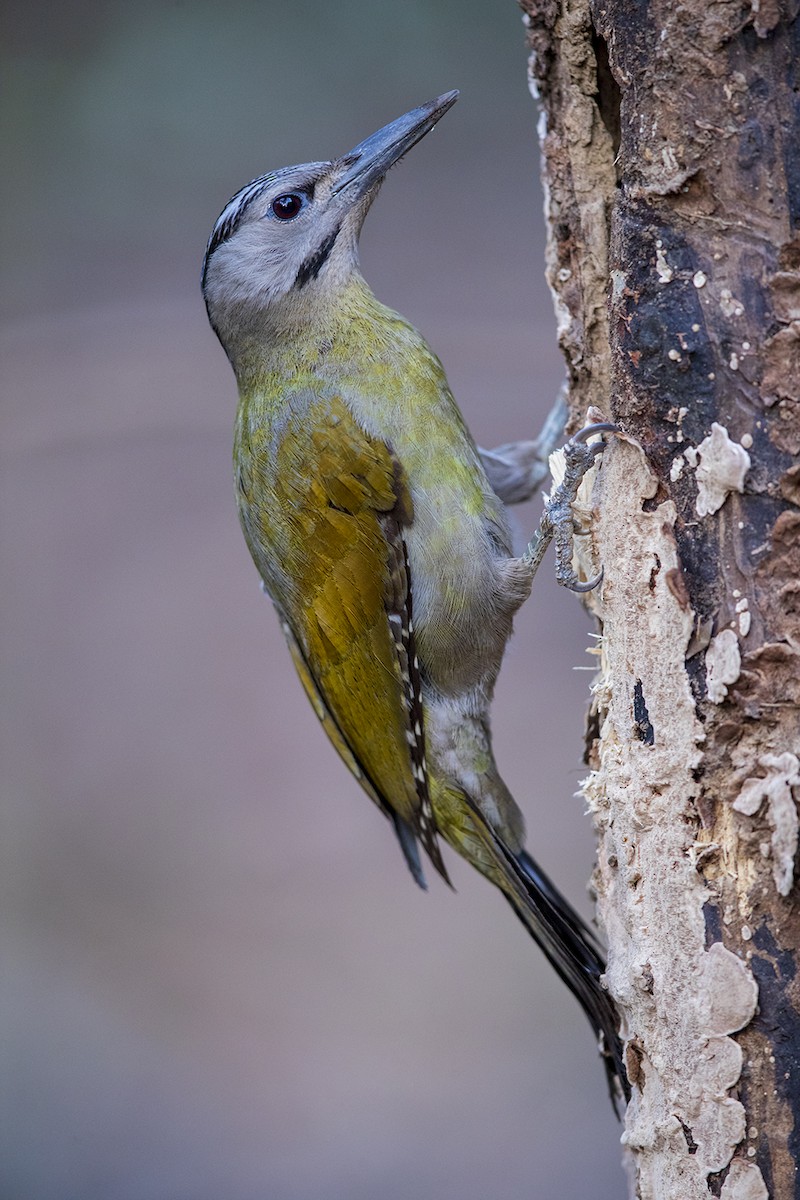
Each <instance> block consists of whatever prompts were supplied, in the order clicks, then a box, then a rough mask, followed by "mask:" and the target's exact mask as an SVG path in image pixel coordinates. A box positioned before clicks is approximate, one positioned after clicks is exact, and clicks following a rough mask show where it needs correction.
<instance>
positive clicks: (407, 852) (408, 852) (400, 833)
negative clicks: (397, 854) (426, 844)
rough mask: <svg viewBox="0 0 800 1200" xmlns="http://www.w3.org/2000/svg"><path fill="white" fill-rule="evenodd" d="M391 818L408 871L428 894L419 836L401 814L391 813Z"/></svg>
mask: <svg viewBox="0 0 800 1200" xmlns="http://www.w3.org/2000/svg"><path fill="white" fill-rule="evenodd" d="M389 817H390V819H391V822H392V824H393V825H394V831H395V833H396V834H397V840H398V842H399V843H400V849H401V850H402V851H403V856H404V858H405V860H406V862H407V864H408V869H409V871H410V872H411V874H412V875H413V876H414V879H415V881H416V882H417V883H418V884H419V886H420V887H421V888H422V890H423V891H424V892H426V891H427V890H428V885H427V883H426V882H425V872H424V871H423V870H422V863H421V862H420V857H419V845H418V843H417V835H416V834H415V833H414V830H413V829H412V828H411V826H410V825H409V823H408V821H404V820H403V818H402V817H401V816H400V814H399V813H396V812H390V813H389ZM448 882H449V880H448Z"/></svg>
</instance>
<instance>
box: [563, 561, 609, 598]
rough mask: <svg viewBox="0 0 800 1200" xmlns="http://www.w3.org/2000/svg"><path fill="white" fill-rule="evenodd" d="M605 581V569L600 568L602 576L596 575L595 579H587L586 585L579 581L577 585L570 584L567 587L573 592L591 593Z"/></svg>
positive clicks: (576, 582)
mask: <svg viewBox="0 0 800 1200" xmlns="http://www.w3.org/2000/svg"><path fill="white" fill-rule="evenodd" d="M602 581H603V568H602V567H601V568H600V574H599V575H595V577H594V579H587V580H586V582H585V583H580V582H579V581H578V580H576V581H575V583H568V584H567V587H568V588H569V590H570V591H571V592H591V591H593V590H594V589H595V588H596V587H597V585H598V584H599V583H602Z"/></svg>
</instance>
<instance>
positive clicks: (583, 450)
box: [522, 421, 618, 592]
mask: <svg viewBox="0 0 800 1200" xmlns="http://www.w3.org/2000/svg"><path fill="white" fill-rule="evenodd" d="M617 432H618V426H617V425H612V424H610V423H609V422H607V421H599V422H596V423H594V424H591V425H585V426H584V428H583V429H579V430H578V432H577V433H576V434H575V435H574V437H571V438H570V440H569V441H568V442H567V443H566V445H565V446H564V449H563V456H564V475H563V478H562V479H561V481H560V482H559V484H558V486H557V487H556V488H555V490H554V491H553V494H552V496H551V497H550V499H549V500H548V501H547V503H546V504H545V510H544V514H543V516H542V519H541V521H540V522H539V528H538V529H537V531H536V533H535V534H534V535H533V537H532V539H531V541H530V542H529V543H528V546H527V549H526V550H525V552H524V554H523V556H522V557H523V559H524V560H525V562H527V563H528V565H529V567H530V569H531V575H534V574H535V573H536V571H537V569H538V567H539V564H540V563H541V561H542V559H543V558H544V553H545V551H546V549H547V547H548V546H549V544H550V542H551V541H552V542H555V550H556V579H557V580H558V582H559V583H560V584H561V585H562V586H563V587H567V588H569V589H570V590H571V591H573V592H590V591H591V590H592V588H596V587H597V585H598V584H599V583H600V581H601V579H602V578H603V572H602V570H601V571H600V573H599V574H598V575H597V576H596V577H595V578H594V579H589V580H581V579H579V577H578V575H577V574H576V572H575V568H574V566H573V564H572V557H573V554H572V552H573V540H574V537H575V528H574V520H573V509H572V506H573V504H574V503H575V501H576V499H577V497H578V490H579V488H580V486H581V483H582V482H583V479H584V477H585V476H586V474H587V472H588V471H589V470H590V469H591V467H592V466H593V465H594V461H595V459H596V458H597V456H598V454H602V452H603V450H604V449H605V442H604V441H603V440H602V439H601V440H600V441H594V442H590V441H589V439H590V438H592V437H594V436H595V435H597V434H603V433H617Z"/></svg>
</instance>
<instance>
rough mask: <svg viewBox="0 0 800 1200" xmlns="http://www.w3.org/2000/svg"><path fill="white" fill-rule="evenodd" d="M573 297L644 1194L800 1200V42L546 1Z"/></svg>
mask: <svg viewBox="0 0 800 1200" xmlns="http://www.w3.org/2000/svg"><path fill="white" fill-rule="evenodd" d="M522 7H523V10H524V13H525V20H526V24H527V27H528V32H529V41H530V47H531V51H532V54H531V70H532V80H533V82H534V83H535V86H536V88H537V90H538V94H539V95H540V97H541V102H542V126H541V142H542V153H543V174H544V179H545V188H546V208H547V217H548V222H549V245H548V255H547V276H548V281H549V283H550V287H551V289H552V292H553V295H554V298H555V306H556V314H557V319H558V333H559V339H560V343H561V346H562V349H563V351H564V355H565V358H566V362H567V369H568V373H569V380H570V389H571V405H572V413H573V423H574V424H578V423H579V422H580V420H581V416H582V414H584V413H585V412H586V409H587V408H588V407H589V406H590V405H593V406H595V407H596V408H599V409H600V410H602V412H603V413H605V414H607V416H609V417H611V418H612V419H613V420H616V421H617V422H618V423H619V424H620V425H621V427H622V429H623V430H624V436H622V437H621V438H620V439H618V440H617V441H616V442H615V443H614V445H613V446H611V447H609V449H608V451H607V452H606V454H605V455H604V458H603V464H602V468H601V470H600V471H599V473H598V480H597V484H596V488H595V492H594V501H595V522H594V550H593V553H594V554H595V555H596V556H597V558H598V559H599V561H601V562H602V563H603V564H604V566H605V580H604V583H603V586H602V594H601V595H600V596H595V597H593V598H592V601H591V602H592V604H593V607H594V611H595V613H596V615H597V617H598V619H599V621H600V622H601V627H602V633H603V640H602V656H601V671H600V676H599V679H598V682H597V685H596V688H595V695H594V704H593V714H592V724H591V729H592V734H593V737H592V741H591V744H590V747H589V756H588V761H589V765H590V767H591V768H592V773H591V775H590V778H589V780H588V782H587V784H586V794H587V797H588V799H589V802H590V805H591V808H592V810H593V812H594V815H595V821H596V825H597V831H598V837H599V856H598V867H597V871H596V875H595V886H596V890H597V896H598V908H599V913H600V917H601V920H602V922H603V924H604V926H605V929H606V932H607V936H608V943H609V968H608V976H607V977H608V982H609V986H610V988H611V991H612V992H613V994H614V996H615V998H616V999H617V1002H618V1004H619V1006H620V1010H621V1012H622V1014H623V1019H624V1033H625V1035H626V1038H627V1061H628V1069H629V1075H630V1080H631V1083H632V1085H633V1099H632V1101H631V1104H630V1106H629V1108H628V1113H627V1116H626V1127H625V1133H624V1137H623V1141H624V1144H625V1146H626V1154H627V1158H628V1163H629V1167H630V1178H631V1194H632V1195H633V1196H637V1197H641V1198H642V1200H650V1198H656V1197H657V1198H659V1200H661V1198H664V1200H666V1198H670V1200H673V1198H674V1200H694V1198H695V1197H708V1196H720V1197H723V1198H724V1200H759V1198H762V1197H766V1196H771V1197H774V1200H790V1197H795V1196H796V1195H797V1194H798V1191H797V1168H796V1164H797V1162H798V1158H799V1157H800V978H798V972H797V966H798V946H800V905H798V889H797V884H796V880H795V862H796V852H797V843H798V813H797V802H798V799H800V507H799V506H800V463H798V455H800V100H798V95H799V94H800V21H798V20H797V12H798V8H797V4H796V3H795V2H794V0H760V2H757V0H750V3H749V4H748V3H747V2H743V3H740V0H716V2H714V3H710V4H709V3H708V2H707V0H686V2H684V3H682V4H680V5H676V4H673V3H672V0H636V2H634V0H522Z"/></svg>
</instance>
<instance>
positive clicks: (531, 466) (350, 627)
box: [202, 91, 629, 1101]
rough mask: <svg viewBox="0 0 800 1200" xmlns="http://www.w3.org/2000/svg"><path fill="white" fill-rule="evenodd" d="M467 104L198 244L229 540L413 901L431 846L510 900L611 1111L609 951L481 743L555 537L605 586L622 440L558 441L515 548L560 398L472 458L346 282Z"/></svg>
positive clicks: (446, 412) (566, 555)
mask: <svg viewBox="0 0 800 1200" xmlns="http://www.w3.org/2000/svg"><path fill="white" fill-rule="evenodd" d="M457 97H458V92H457V91H450V92H446V93H444V94H443V95H442V96H439V97H437V98H436V99H434V100H431V101H429V102H428V103H426V104H423V105H420V106H419V107H417V108H414V109H412V110H411V111H410V112H407V113H406V114H405V115H403V116H401V117H399V118H398V119H397V120H395V121H392V122H390V123H389V124H388V125H386V126H384V127H383V128H381V129H379V130H378V132H377V133H374V134H372V135H371V136H369V137H367V138H366V139H365V140H364V141H362V142H360V143H359V144H358V145H356V146H355V148H354V149H352V150H350V151H349V152H348V153H347V154H344V155H343V156H342V157H340V158H337V159H333V160H331V161H324V162H312V163H304V164H301V165H298V166H291V167H284V168H281V169H278V170H275V171H271V172H268V173H267V174H264V175H261V176H259V177H258V178H256V179H254V180H252V182H250V183H248V184H247V185H246V186H245V187H243V188H241V189H240V190H239V191H238V192H236V194H235V195H234V196H233V197H232V198H231V199H230V200H229V201H228V203H227V204H226V205H225V207H224V209H223V210H222V212H221V214H220V216H219V218H218V219H217V221H216V223H215V225H214V227H213V230H212V233H211V236H210V238H209V240H208V243H207V246H206V251H205V257H204V260H203V268H202V291H203V295H204V299H205V304H206V309H207V313H208V317H209V321H210V323H211V326H212V328H213V330H214V332H215V333H216V335H217V337H218V338H219V341H220V343H221V344H222V347H223V349H224V350H225V353H226V354H227V356H228V359H229V360H230V363H231V366H232V368H233V371H234V374H235V377H236V382H237V385H238V393H239V404H238V410H237V416H236V424H235V436H234V488H235V492H236V497H237V502H238V511H239V517H240V523H241V527H242V530H243V533H244V537H245V540H246V542H247V546H248V548H249V550H250V554H251V556H252V558H253V561H254V563H255V565H256V567H257V569H258V572H259V575H260V577H261V581H262V586H263V588H264V590H265V592H266V593H267V594H268V596H269V597H270V598H271V600H272V603H273V605H274V607H275V609H276V611H277V616H278V619H279V621H280V624H281V627H282V630H283V633H284V635H285V637H286V641H287V643H288V646H289V651H290V653H291V656H292V659H293V661H294V666H295V668H296V670H297V673H298V675H299V677H300V680H301V683H302V685H303V687H304V689H305V691H306V693H307V696H308V698H309V700H310V702H311V704H312V706H313V708H314V710H315V711H316V714H317V716H318V718H319V720H320V722H321V724H322V726H323V728H324V730H325V732H326V733H327V735H328V737H329V738H330V740H331V742H332V743H333V745H334V747H335V748H336V750H337V751H338V753H339V755H340V756H341V758H342V759H343V760H344V762H345V764H346V765H347V766H348V767H349V769H350V771H351V772H352V774H353V775H354V776H355V778H356V779H357V780H358V782H359V783H360V785H361V787H362V788H363V789H364V791H365V792H366V793H367V795H368V796H369V797H370V798H371V799H372V800H373V801H374V803H375V804H376V805H377V807H378V808H379V809H380V811H381V812H382V813H383V814H384V815H385V816H386V817H387V818H388V820H389V821H390V823H391V824H392V826H393V827H394V831H395V833H396V836H397V839H398V841H399V844H400V847H401V850H402V853H403V855H404V857H405V860H406V862H407V864H408V867H409V868H410V871H411V874H412V876H413V877H414V879H415V880H416V882H417V883H418V884H420V886H422V887H425V885H426V881H425V875H424V869H423V859H422V856H421V854H420V846H421V847H422V849H423V851H424V853H425V855H426V856H427V859H428V860H429V861H430V863H431V864H432V866H433V868H434V869H435V870H436V871H437V872H438V873H439V875H441V876H442V878H443V879H444V880H445V881H446V882H447V883H449V882H450V881H449V876H448V871H447V867H446V865H445V862H444V858H443V855H442V842H444V843H446V844H447V845H448V846H449V847H451V848H452V849H453V850H455V851H456V852H457V853H458V854H459V855H460V856H462V857H463V858H464V859H466V860H467V862H469V863H470V864H471V865H472V866H473V867H475V868H476V869H477V870H478V871H479V872H480V873H481V874H482V875H483V876H484V877H485V878H487V879H488V880H489V881H490V882H491V883H493V884H494V885H495V886H496V887H497V888H498V889H499V890H500V892H501V893H502V894H503V895H504V896H505V898H506V899H507V900H508V902H509V903H510V904H511V907H512V908H513V909H514V911H515V912H516V914H517V915H518V917H519V918H520V919H521V920H522V922H523V924H524V925H525V927H526V928H527V929H528V931H529V933H530V934H531V935H532V936H533V938H534V939H535V941H536V942H537V943H538V944H539V946H540V947H541V949H542V950H543V951H544V953H545V955H546V956H547V958H548V959H549V960H550V962H551V964H552V965H553V966H554V967H555V970H556V971H557V972H558V974H559V975H560V976H561V978H562V980H563V981H564V982H565V983H566V984H567V986H568V987H569V988H570V989H571V990H572V992H573V993H574V994H575V996H576V997H577V999H578V1001H579V1003H580V1005H581V1006H582V1008H583V1010H584V1012H585V1013H586V1015H587V1017H588V1019H589V1021H590V1023H591V1026H592V1028H593V1030H594V1033H595V1036H596V1038H597V1040H598V1044H599V1047H600V1051H601V1054H602V1056H603V1061H604V1064H605V1067H606V1073H607V1076H608V1082H609V1088H610V1090H611V1093H612V1099H615V1101H616V1100H618V1099H619V1098H620V1097H624V1098H627V1097H628V1096H629V1089H628V1083H627V1079H626V1075H625V1070H624V1065H623V1058H622V1046H621V1042H620V1037H619V1017H618V1013H617V1010H616V1007H615V1004H614V1001H613V1000H612V998H611V996H610V994H609V993H608V991H607V990H606V988H605V987H604V984H603V979H602V976H603V972H604V970H605V963H604V959H603V954H602V950H601V947H600V944H599V942H598V940H597V938H596V936H595V934H594V932H593V931H592V930H590V929H589V928H588V926H587V925H586V924H585V923H584V922H583V920H582V919H581V918H580V916H579V915H578V914H577V913H576V911H575V910H574V909H573V907H572V906H571V905H570V903H569V902H568V901H567V899H566V898H565V897H564V896H563V895H562V894H561V893H560V892H559V890H558V889H557V888H556V886H555V885H554V884H553V883H552V881H551V880H550V878H549V877H548V876H547V875H546V874H545V873H544V871H542V870H541V868H540V867H539V866H538V864H537V863H536V861H535V860H534V859H533V858H532V857H531V855H530V854H529V852H528V851H527V849H526V847H525V822H524V819H523V815H522V811H521V809H520V808H519V806H518V804H517V803H516V801H515V800H514V798H513V797H512V795H511V793H510V791H509V789H508V788H507V787H506V785H505V783H504V782H503V780H502V778H501V776H500V774H499V771H498V768H497V766H496V764H495V760H494V755H493V752H492V743H491V730H490V707H491V702H492V696H493V692H494V688H495V682H496V679H497V675H498V672H499V669H500V664H501V660H502V658H503V653H504V650H505V646H506V642H507V641H508V638H509V636H510V634H511V630H512V622H513V618H514V614H515V613H516V611H517V610H518V609H519V607H520V605H521V604H522V603H523V602H524V601H525V600H526V598H527V597H528V595H529V592H530V589H531V584H532V580H533V576H534V574H535V572H536V569H537V567H538V565H539V562H540V561H541V558H542V556H543V553H544V550H545V549H546V547H547V544H548V543H549V541H550V540H551V539H552V538H553V537H554V536H555V539H556V547H557V552H558V555H557V561H558V562H559V563H560V565H561V571H560V574H561V577H562V582H565V583H566V584H567V585H568V586H571V587H573V588H575V589H576V590H586V589H588V588H589V587H592V586H594V585H595V584H596V583H597V582H598V580H597V579H595V580H589V581H585V582H581V581H579V580H578V579H577V578H576V577H575V575H574V573H573V571H572V566H571V520H572V514H571V508H570V504H571V500H574V498H575V494H576V492H577V487H578V485H579V483H580V480H581V479H582V478H583V476H584V475H585V473H586V471H587V470H588V469H589V467H590V466H591V464H592V463H593V462H594V460H595V458H596V456H597V454H598V453H599V452H600V451H601V450H602V447H603V442H602V441H600V442H598V441H592V442H590V435H591V434H593V433H600V434H602V433H604V432H606V431H611V430H614V429H615V427H614V426H610V425H607V424H603V423H599V424H596V425H592V426H589V427H588V428H587V429H586V430H583V431H581V432H580V433H579V434H578V435H576V436H575V437H574V438H572V439H571V440H570V441H569V442H568V443H567V445H566V447H565V453H566V460H567V471H566V478H565V481H564V483H562V484H561V485H560V487H559V488H557V489H556V491H555V492H554V493H553V495H552V497H551V499H550V502H549V504H548V505H547V507H546V508H545V513H544V516H543V518H542V524H541V525H540V527H539V530H538V532H537V534H536V535H535V536H534V538H533V539H532V541H531V543H530V545H529V547H528V549H527V550H526V552H525V553H524V554H522V555H515V554H514V553H513V549H512V538H511V533H510V526H509V518H508V514H507V511H506V506H507V504H508V503H513V502H516V501H518V500H521V499H525V498H526V497H528V496H530V495H531V494H532V493H533V491H534V490H535V488H536V487H537V486H538V483H539V482H540V481H541V478H542V476H543V474H544V473H545V468H544V467H543V462H545V463H546V458H547V453H546V451H547V450H548V449H549V448H550V444H551V442H552V440H553V430H554V428H555V436H556V437H558V436H560V431H561V426H563V402H562V412H561V416H560V418H558V417H557V418H554V419H552V420H551V421H550V422H549V424H550V429H549V431H545V432H543V435H542V436H541V437H540V438H539V439H533V440H531V441H523V442H519V443H511V444H509V445H507V446H503V447H499V448H498V449H497V450H495V451H484V450H481V449H479V448H478V447H477V445H476V443H475V442H474V440H473V438H472V436H471V434H470V433H469V430H468V429H467V426H466V424H465V422H464V419H463V417H462V415H461V413H460V411H459V409H458V407H457V405H456V402H455V400H454V398H453V396H452V393H451V391H450V388H449V387H448V384H447V379H446V376H445V373H444V369H443V367H442V365H441V363H440V361H439V359H438V358H437V357H436V355H435V354H434V352H433V351H432V350H431V349H430V347H429V346H428V345H427V343H426V342H425V341H424V340H423V338H422V337H421V335H420V334H419V333H418V332H417V331H416V329H415V328H414V327H413V326H412V325H411V324H410V323H409V322H408V321H406V320H405V319H404V318H403V317H401V316H400V315H399V314H397V313H396V312H394V311H392V310H391V309H390V308H387V307H386V306H385V305H383V304H382V303H381V302H380V301H379V300H378V299H377V298H376V297H375V296H374V294H373V293H372V291H371V290H370V288H369V286H368V284H367V283H366V281H365V279H364V278H363V276H362V274H361V272H360V269H359V256H358V243H359V235H360V233H361V229H362V225H363V223H364V219H365V217H366V215H367V212H368V210H369V209H370V206H371V205H372V202H373V201H374V199H375V197H376V195H377V193H378V190H379V189H380V187H381V184H382V183H383V181H384V179H385V177H386V175H387V173H388V171H389V169H390V168H391V167H392V166H393V165H394V164H396V163H397V162H398V161H399V160H400V159H401V158H402V157H403V156H404V155H405V154H406V153H407V152H408V151H409V150H410V149H411V148H412V147H413V146H414V145H415V144H416V143H417V142H418V141H419V140H420V139H421V138H422V137H424V136H425V135H426V134H428V133H429V132H430V130H431V129H433V127H434V126H435V125H436V123H437V122H438V120H439V119H440V117H442V116H443V115H444V113H446V112H447V110H448V109H449V108H451V106H452V105H453V104H454V103H455V101H456V99H457ZM559 546H560V547H561V549H560V551H559Z"/></svg>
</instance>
